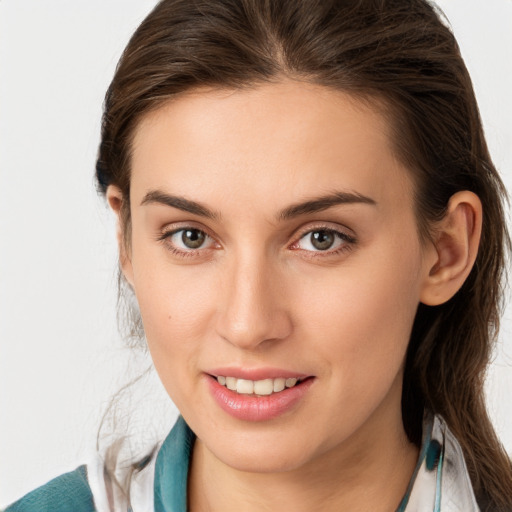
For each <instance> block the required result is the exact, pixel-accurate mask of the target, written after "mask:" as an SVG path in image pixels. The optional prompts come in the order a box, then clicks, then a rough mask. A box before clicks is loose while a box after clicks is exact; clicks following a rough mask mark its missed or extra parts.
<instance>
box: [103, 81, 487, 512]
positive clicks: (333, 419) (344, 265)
mask: <svg viewBox="0 0 512 512" xmlns="http://www.w3.org/2000/svg"><path fill="white" fill-rule="evenodd" d="M389 133H390V130H389V127H388V125H387V122H386V120H385V119H384V117H383V116H382V115H381V114H380V113H379V112H378V111H377V109H372V108H370V107H369V106H368V105H367V104H363V103H361V102H359V101H358V100H356V99H354V98H352V97H350V96H349V95H347V94H345V93H342V92H339V91H333V90H329V89H326V88H323V87H320V86H314V85H307V84H304V83H297V82H293V81H283V82H280V83H275V84H266V85H258V86H255V87H253V88H250V89H245V90H243V91H241V90H236V91H227V90H199V91H194V92H191V93H187V94H185V95H182V96H180V97H178V98H175V99H174V100H172V101H170V102H168V103H167V104H166V105H165V106H163V107H161V108H159V109H158V110H156V111H154V112H152V113H150V114H148V115H146V116H145V117H144V118H143V120H142V121H141V122H140V124H139V125H138V127H137V129H136V132H135V135H134V141H133V159H132V177H131V191H130V198H129V200H130V208H131V218H132V227H131V233H130V234H129V235H130V236H129V237H128V238H129V246H127V245H126V244H125V243H124V240H125V239H126V237H125V236H124V234H125V233H123V229H124V228H123V225H122V222H121V221H120V223H119V241H120V251H121V263H122V268H123V271H124V274H125V276H126V278H127V279H128V281H129V282H130V283H131V285H132V286H133V289H134V291H135V294H136V296H137V300H138V302H139V305H140V310H141V314H142V318H143V322H144V327H145V331H146V336H147V340H148V346H149V350H150V352H151V355H152V358H153V361H154V364H155V367H156V370H157V372H158V374H159V376H160V378H161V380H162V382H163V385H164V386H165V388H166V390H167V392H168V394H169V396H170V397H171V398H172V400H173V401H174V403H175V404H176V405H177V407H178V408H179V410H180V412H181V413H182V415H183V416H184V418H185V420H186V421H187V423H188V424H189V425H190V427H191V428H192V430H193V431H194V432H195V433H196V434H197V436H198V439H197V441H196V444H195V446H194V450H193V457H192V466H191V471H190V477H189V505H190V509H191V510H193V511H204V510H215V511H216V510H235V509H236V510H244V511H252V510H258V511H261V510H279V511H282V510H295V511H308V510H317V509H318V504H319V503H321V504H322V507H321V508H322V510H325V511H329V510H337V511H338V510H351V511H357V510H374V511H387V510H395V508H396V507H397V505H398V504H399V502H400V500H401V498H402V496H403V494H404V492H405V490H406V488H407V485H408V482H409V480H410V478H411V475H412V472H413V470H414V467H415V464H416V460H417V456H418V449H417V447H416V446H414V445H412V444H411V443H410V442H409V441H408V439H407V437H406V435H405V432H404V429H403V424H402V419H401V411H400V400H401V392H402V376H403V364H404V356H405V352H406V348H407V344H408V340H409V336H410V331H411V327H412V323H413V319H414V315H415V312H416V309H417V306H418V304H419V302H420V301H423V302H425V303H427V304H440V303H442V302H444V301H446V300H448V299H449V298H450V297H451V296H452V295H453V294H454V293H455V292H456V291H457V289H458V288H459V287H460V286H461V285H462V283H463V281H464V279H465V278H466V276H467V274H468V273H469V271H470V269H471V266H472V264H473V261H474V258H475V257H476V250H477V246H478V238H479V234H480V225H481V206H480V202H479V200H478V198H477V197H476V196H474V194H471V193H470V192H461V193H459V194H457V195H456V196H454V197H453V198H452V200H451V202H450V205H449V208H448V213H447V216H446V219H445V220H444V221H443V222H442V223H440V224H439V225H438V226H436V228H437V229H436V233H437V234H436V237H435V238H434V239H433V240H432V241H429V242H428V243H425V244H422V243H421V242H420V238H419V236H418V229H417V222H416V218H415V213H414V204H413V190H414V188H413V182H412V179H411V173H410V171H409V170H408V169H406V168H405V167H404V166H403V165H402V164H401V163H400V161H399V160H398V159H397V158H396V156H395V153H394V151H393V144H392V141H391V140H390V137H389ZM154 191H159V192H161V193H165V194H172V195H174V196H179V197H183V198H185V199H187V200H191V201H195V202H198V203H200V204H201V205H204V206H205V207H207V208H208V209H209V210H210V211H211V212H212V213H214V214H215V218H208V217H205V216H203V215H199V214H197V213H189V212H185V211H183V210H181V209H179V208H176V207H171V206H169V205H164V204H161V203H160V202H157V201H146V202H144V198H147V194H148V193H149V192H154ZM335 191H336V192H343V193H350V194H357V195H359V196H364V197H365V198H368V199H370V200H371V201H367V202H350V203H346V204H336V205H332V206H331V207H329V208H325V209H323V210H322V211H316V212H309V213H302V214H299V215H295V216H293V217H287V218H283V216H282V215H281V216H280V215H279V214H280V212H281V213H282V212H283V211H285V210H286V209H289V208H290V206H291V205H296V204H298V203H302V202H304V201H309V200H311V199H313V198H317V197H321V196H325V195H328V194H332V193H333V192H335ZM107 196H108V200H109V202H110V204H111V206H112V208H113V209H114V210H115V211H116V212H118V213H119V211H120V208H121V204H122V201H123V200H127V198H123V196H122V194H121V192H120V190H119V189H117V188H116V187H115V186H111V187H109V190H108V192H107ZM153 197H155V195H153ZM185 227H186V228H189V229H198V230H201V231H202V232H204V233H206V234H207V235H208V236H207V237H206V239H205V243H204V244H203V245H202V246H201V247H199V248H198V249H195V250H191V249H187V248H186V247H184V246H183V244H181V243H180V240H181V238H180V235H181V234H182V233H180V234H179V235H175V236H170V235H169V233H171V232H173V230H174V231H176V230H178V229H183V228H185ZM315 230H316V231H317V232H318V230H324V232H325V230H335V231H337V232H339V233H341V234H342V236H341V237H340V236H335V242H334V245H333V246H332V248H329V249H327V250H318V249H317V248H315V247H314V246H313V245H312V243H311V238H310V237H311V232H315ZM166 234H167V235H168V236H167V237H166V238H165V235H166ZM162 237H164V239H163V240H162ZM180 248H181V251H185V252H184V253H183V252H182V253H178V254H177V253H176V252H175V251H176V249H180ZM221 366H234V367H239V368H261V367H269V366H270V367H277V368H282V369H287V370H291V371H296V372H300V373H304V374H307V375H311V376H314V378H315V379H314V382H313V385H312V386H311V388H310V389H309V391H308V392H307V394H306V395H305V397H304V398H303V399H302V400H301V401H300V402H299V404H298V405H297V406H295V407H293V408H292V409H291V410H289V411H287V412H286V413H285V414H283V415H281V416H279V417H277V418H274V419H272V420H269V421H264V422H247V421H242V420H239V419H236V418H233V417H231V416H230V415H228V414H227V413H225V412H224V411H222V410H221V409H220V408H219V406H218V405H217V404H216V403H215V402H214V400H213V399H212V397H211V395H210V393H209V391H208V387H207V386H206V384H205V372H206V373H208V371H211V369H212V368H216V367H221Z"/></svg>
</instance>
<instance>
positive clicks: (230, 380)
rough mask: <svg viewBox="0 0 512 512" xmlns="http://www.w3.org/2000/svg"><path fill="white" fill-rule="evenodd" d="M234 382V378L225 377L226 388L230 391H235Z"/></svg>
mask: <svg viewBox="0 0 512 512" xmlns="http://www.w3.org/2000/svg"><path fill="white" fill-rule="evenodd" d="M236 381H237V379H235V377H226V387H227V388H228V389H231V391H236ZM219 384H220V382H219Z"/></svg>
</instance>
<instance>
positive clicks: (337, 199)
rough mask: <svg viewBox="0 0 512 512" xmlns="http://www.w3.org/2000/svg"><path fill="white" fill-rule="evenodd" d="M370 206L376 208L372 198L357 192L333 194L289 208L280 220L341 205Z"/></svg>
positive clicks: (280, 216)
mask: <svg viewBox="0 0 512 512" xmlns="http://www.w3.org/2000/svg"><path fill="white" fill-rule="evenodd" d="M357 203H359V204H368V205H372V206H376V205H377V203H376V201H374V200H373V199H372V198H370V197H367V196H364V195H362V194H358V193H355V192H333V193H331V194H328V195H325V196H321V197H316V198H313V199H310V200H309V201H305V202H301V203H297V204H293V205H291V206H288V207H287V208H285V209H284V210H281V212H280V213H279V214H278V218H279V219H280V220H288V219H292V218H294V217H298V216H300V215H305V214H308V213H316V212H321V211H324V210H327V209H328V208H331V207H333V206H337V205H340V204H357Z"/></svg>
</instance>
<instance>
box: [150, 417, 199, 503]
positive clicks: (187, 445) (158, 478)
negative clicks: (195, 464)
mask: <svg viewBox="0 0 512 512" xmlns="http://www.w3.org/2000/svg"><path fill="white" fill-rule="evenodd" d="M195 438H196V436H195V434H194V433H193V432H192V430H190V428H189V427H188V425H187V424H186V423H185V420H184V419H183V417H182V416H180V417H179V418H178V421H177V422H176V424H175V425H174V427H173V429H172V430H171V432H170V434H169V435H168V436H167V438H166V440H165V441H164V444H163V445H162V447H161V448H160V450H159V452H158V456H157V459H156V466H155V484H154V489H155V502H154V503H155V504H154V507H155V512H186V510H187V479H188V468H189V463H190V455H191V454H192V446H193V445H194V440H195Z"/></svg>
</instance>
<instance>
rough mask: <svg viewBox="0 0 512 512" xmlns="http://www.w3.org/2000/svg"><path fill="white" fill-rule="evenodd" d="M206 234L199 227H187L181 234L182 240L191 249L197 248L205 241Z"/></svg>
mask: <svg viewBox="0 0 512 512" xmlns="http://www.w3.org/2000/svg"><path fill="white" fill-rule="evenodd" d="M204 238H205V235H204V233H203V232H201V231H199V230H198V229H194V230H192V229H186V230H185V231H183V234H182V235H181V240H182V242H183V243H184V244H185V246H186V247H188V248H189V249H197V248H198V247H201V245H203V243H204Z"/></svg>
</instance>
